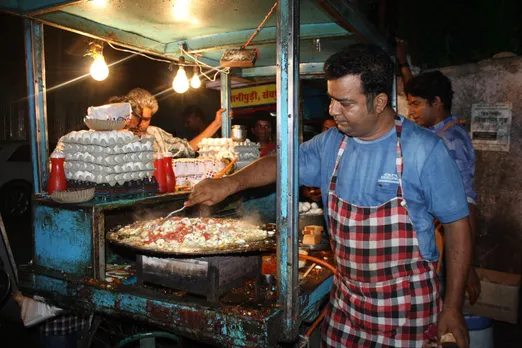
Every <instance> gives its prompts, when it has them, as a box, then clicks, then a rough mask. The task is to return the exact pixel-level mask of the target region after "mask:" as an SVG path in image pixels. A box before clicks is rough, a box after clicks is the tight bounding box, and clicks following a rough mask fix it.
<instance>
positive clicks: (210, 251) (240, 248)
mask: <svg viewBox="0 0 522 348" xmlns="http://www.w3.org/2000/svg"><path fill="white" fill-rule="evenodd" d="M260 228H261V229H263V230H266V231H268V232H271V231H273V232H274V233H273V234H272V235H268V237H267V238H266V239H263V240H258V241H254V242H248V243H245V244H243V245H230V246H227V247H223V248H202V249H199V250H183V249H182V250H158V249H155V248H153V247H148V246H146V245H143V246H135V245H129V244H127V243H125V242H123V241H122V240H119V239H116V238H111V237H112V235H113V233H114V232H116V231H117V229H115V230H112V231H109V232H108V233H107V240H108V241H109V242H110V243H112V244H114V245H117V246H119V247H123V248H126V249H129V250H133V251H136V252H139V253H140V254H145V255H156V256H164V257H166V256H205V255H224V254H242V253H251V252H261V251H275V247H276V236H277V233H276V232H275V229H276V226H275V224H265V225H262V226H260Z"/></svg>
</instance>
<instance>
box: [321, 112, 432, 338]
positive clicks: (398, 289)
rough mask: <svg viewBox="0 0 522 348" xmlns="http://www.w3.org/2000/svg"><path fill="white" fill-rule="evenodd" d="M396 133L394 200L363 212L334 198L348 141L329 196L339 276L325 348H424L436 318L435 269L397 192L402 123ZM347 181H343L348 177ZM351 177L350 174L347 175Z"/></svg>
mask: <svg viewBox="0 0 522 348" xmlns="http://www.w3.org/2000/svg"><path fill="white" fill-rule="evenodd" d="M395 129H396V131H397V157H396V158H397V159H396V165H397V176H398V178H399V187H398V189H397V197H395V198H393V199H392V200H390V201H388V202H386V203H384V204H382V205H380V206H377V207H360V206H356V205H354V204H350V203H348V202H345V201H343V200H342V199H341V198H339V197H338V196H337V195H336V194H335V189H336V184H337V176H338V169H339V162H340V159H341V157H342V155H343V153H344V150H345V148H346V144H347V143H348V138H347V137H346V136H345V137H344V139H343V141H342V143H341V146H340V148H339V152H338V154H337V160H336V163H335V169H334V172H333V174H332V179H331V181H330V188H329V193H328V216H329V219H328V220H329V221H328V223H329V227H330V233H331V247H332V250H333V251H334V253H335V261H336V264H337V272H336V274H335V276H334V285H333V287H332V292H331V296H330V303H329V305H328V313H327V315H326V318H325V320H324V322H323V346H325V347H394V348H395V347H422V344H423V342H425V341H427V340H428V339H427V336H426V335H425V332H426V331H427V330H428V327H430V326H431V325H436V323H437V315H438V313H439V311H440V299H439V293H438V280H437V277H436V275H435V264H434V263H431V262H428V261H425V260H424V259H423V258H422V255H421V254H420V252H419V247H418V242H417V235H416V232H415V229H414V227H413V225H412V223H411V220H410V218H409V216H408V211H407V206H406V201H405V200H404V198H403V193H402V169H403V163H402V148H401V141H400V140H401V132H402V120H401V119H400V118H399V117H398V116H396V117H395ZM345 175H346V174H345ZM348 175H349V174H348Z"/></svg>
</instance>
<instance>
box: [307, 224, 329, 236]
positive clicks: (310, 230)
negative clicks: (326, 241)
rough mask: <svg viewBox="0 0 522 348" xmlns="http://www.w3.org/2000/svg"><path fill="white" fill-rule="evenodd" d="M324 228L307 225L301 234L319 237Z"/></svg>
mask: <svg viewBox="0 0 522 348" xmlns="http://www.w3.org/2000/svg"><path fill="white" fill-rule="evenodd" d="M323 231H324V227H323V226H318V225H308V226H306V227H305V228H304V230H303V234H313V235H316V236H320V235H322V234H323Z"/></svg>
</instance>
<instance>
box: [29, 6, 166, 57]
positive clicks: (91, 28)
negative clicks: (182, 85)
mask: <svg viewBox="0 0 522 348" xmlns="http://www.w3.org/2000/svg"><path fill="white" fill-rule="evenodd" d="M36 18H37V19H38V20H41V21H43V22H44V23H45V24H48V25H51V26H54V27H58V28H60V29H64V30H69V31H73V32H75V33H78V34H81V35H85V36H89V37H93V38H96V39H100V40H107V41H110V42H112V43H116V44H120V45H123V46H125V47H128V48H132V49H135V50H137V51H141V52H146V53H152V54H155V55H159V56H166V55H165V54H164V52H165V44H164V43H162V42H159V41H156V40H153V39H149V38H147V37H143V36H140V35H137V34H134V33H129V32H126V31H124V30H121V29H118V28H116V27H113V26H109V25H103V24H100V23H97V22H94V21H91V20H88V19H85V18H82V17H78V16H75V15H72V14H69V13H66V12H63V11H57V12H52V13H46V14H43V15H40V16H37V17H36Z"/></svg>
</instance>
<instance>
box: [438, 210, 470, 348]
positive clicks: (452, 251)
mask: <svg viewBox="0 0 522 348" xmlns="http://www.w3.org/2000/svg"><path fill="white" fill-rule="evenodd" d="M443 225H444V238H445V245H444V247H445V250H446V251H445V254H446V270H447V277H446V279H447V281H446V294H445V297H444V306H443V308H442V312H441V313H440V315H439V327H438V331H439V337H440V336H442V335H444V334H446V333H452V334H453V335H454V336H455V339H456V340H457V344H458V345H459V347H468V346H469V336H468V332H467V330H466V324H465V323H464V322H463V321H464V318H463V316H462V305H463V301H464V289H465V285H466V281H467V279H468V273H469V267H470V265H471V238H470V233H471V232H470V227H469V219H468V217H465V218H462V219H460V220H457V221H455V222H452V223H447V224H443Z"/></svg>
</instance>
